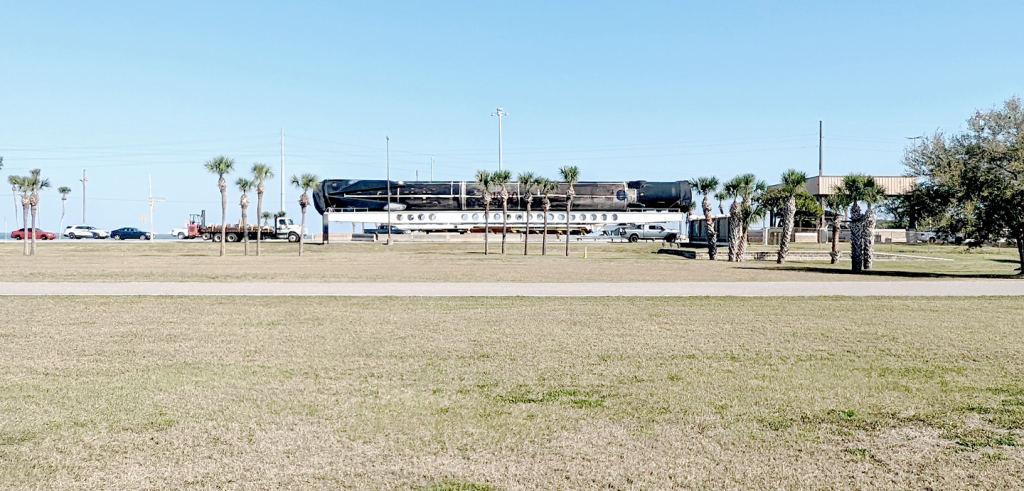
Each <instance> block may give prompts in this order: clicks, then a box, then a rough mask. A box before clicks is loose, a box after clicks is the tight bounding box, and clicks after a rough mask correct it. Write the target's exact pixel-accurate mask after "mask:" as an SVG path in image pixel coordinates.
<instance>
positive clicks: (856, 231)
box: [836, 174, 868, 273]
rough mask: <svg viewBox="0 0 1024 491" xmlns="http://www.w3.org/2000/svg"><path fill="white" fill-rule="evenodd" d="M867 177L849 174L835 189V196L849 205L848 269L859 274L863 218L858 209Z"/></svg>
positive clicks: (862, 241)
mask: <svg viewBox="0 0 1024 491" xmlns="http://www.w3.org/2000/svg"><path fill="white" fill-rule="evenodd" d="M867 179H868V176H865V175H863V174H850V175H848V176H845V177H843V182H842V184H840V185H839V186H838V187H837V188H836V194H838V195H840V196H841V197H842V199H844V200H845V202H846V203H848V204H849V205H850V219H849V222H850V269H851V270H852V271H853V272H855V273H859V272H861V271H863V269H864V220H865V218H866V217H865V216H864V214H863V213H862V212H861V209H860V201H861V200H862V199H863V198H864V186H865V183H866V182H867Z"/></svg>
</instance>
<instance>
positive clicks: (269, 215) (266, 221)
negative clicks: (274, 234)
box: [256, 211, 274, 256]
mask: <svg viewBox="0 0 1024 491" xmlns="http://www.w3.org/2000/svg"><path fill="white" fill-rule="evenodd" d="M260 218H262V219H263V226H264V227H266V226H268V224H269V223H270V219H271V218H274V215H273V214H272V213H270V212H269V211H265V212H263V213H260ZM256 255H257V256H259V255H260V246H259V243H258V242H257V245H256Z"/></svg>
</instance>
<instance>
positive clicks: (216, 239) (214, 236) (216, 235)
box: [210, 232, 220, 242]
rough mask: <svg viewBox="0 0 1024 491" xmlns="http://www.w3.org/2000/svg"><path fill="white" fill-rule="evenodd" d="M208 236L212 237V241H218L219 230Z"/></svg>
mask: <svg viewBox="0 0 1024 491" xmlns="http://www.w3.org/2000/svg"><path fill="white" fill-rule="evenodd" d="M210 237H213V241H214V242H220V232H217V233H215V234H213V235H211V236H210Z"/></svg>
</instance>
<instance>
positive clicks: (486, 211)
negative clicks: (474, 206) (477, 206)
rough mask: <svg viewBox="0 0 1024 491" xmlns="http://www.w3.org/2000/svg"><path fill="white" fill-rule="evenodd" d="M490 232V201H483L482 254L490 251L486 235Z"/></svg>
mask: <svg viewBox="0 0 1024 491" xmlns="http://www.w3.org/2000/svg"><path fill="white" fill-rule="evenodd" d="M490 234H491V202H490V201H484V255H485V256H486V255H488V254H490V253H491V251H490V247H489V246H490V242H489V241H488V240H487V236H488V235H490Z"/></svg>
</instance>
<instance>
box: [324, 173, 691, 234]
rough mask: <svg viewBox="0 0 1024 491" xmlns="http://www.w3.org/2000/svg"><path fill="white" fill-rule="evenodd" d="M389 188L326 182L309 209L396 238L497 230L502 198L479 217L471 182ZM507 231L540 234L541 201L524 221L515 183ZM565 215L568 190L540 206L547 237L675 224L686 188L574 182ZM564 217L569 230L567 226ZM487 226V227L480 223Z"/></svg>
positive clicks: (479, 199)
mask: <svg viewBox="0 0 1024 491" xmlns="http://www.w3.org/2000/svg"><path fill="white" fill-rule="evenodd" d="M388 185H389V182H388V181H385V180H358V179H327V180H324V181H323V182H321V183H320V185H319V186H318V187H317V188H316V189H315V190H314V192H313V205H314V207H316V210H317V212H319V213H320V214H321V215H322V216H323V226H324V233H325V236H326V232H327V224H328V223H329V222H349V223H379V224H380V223H382V224H386V223H388V222H389V221H390V223H391V224H392V225H393V226H395V227H398V228H400V229H403V230H409V231H424V232H459V233H465V232H482V231H484V228H485V222H488V223H487V226H488V227H489V229H490V231H491V232H494V231H499V230H501V227H502V206H501V195H500V193H499V192H498V191H494V190H491V209H490V213H491V216H490V217H485V214H484V200H483V196H484V194H483V189H481V188H480V186H479V185H477V184H476V183H474V182H467V181H445V182H438V181H432V182H402V181H391V182H390V195H389V194H388ZM506 189H507V190H508V193H509V200H508V216H507V217H506V218H507V224H508V230H509V231H513V232H524V231H530V232H534V233H536V232H539V231H540V230H541V229H542V228H543V226H544V218H545V214H544V210H543V202H544V196H543V195H541V194H534V195H533V201H532V203H531V210H530V213H529V214H527V213H526V204H527V203H526V201H527V200H526V193H525V189H522V188H521V187H520V186H519V184H518V183H514V182H513V183H510V184H508V185H507V186H506ZM573 189H574V191H575V193H576V194H575V197H574V198H573V203H572V209H571V210H569V211H568V213H566V207H567V206H566V205H567V200H566V191H567V186H566V185H565V184H560V185H559V187H558V188H557V189H556V190H555V191H554V192H552V193H551V194H550V195H548V196H547V198H548V199H549V200H550V201H551V210H550V211H549V212H548V213H547V221H548V230H549V232H552V233H569V234H573V233H576V234H579V233H589V232H593V231H595V230H604V229H605V228H612V227H618V226H621V225H623V224H643V223H664V222H682V221H684V219H685V213H686V210H689V208H690V203H691V200H692V195H691V191H690V183H689V182H687V181H674V182H647V181H631V182H581V183H578V184H576V185H575V186H574V187H573ZM566 215H568V227H567V226H566V218H567V216H566ZM487 218H489V219H487Z"/></svg>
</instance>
